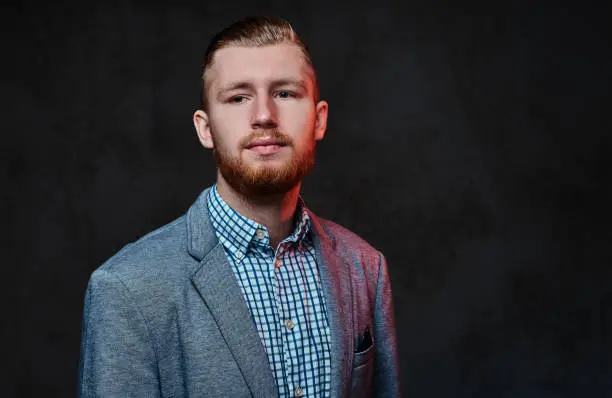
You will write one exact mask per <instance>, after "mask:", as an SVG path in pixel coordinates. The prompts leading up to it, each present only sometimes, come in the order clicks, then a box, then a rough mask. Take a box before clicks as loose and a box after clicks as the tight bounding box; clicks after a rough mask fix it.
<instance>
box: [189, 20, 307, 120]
mask: <svg viewBox="0 0 612 398" xmlns="http://www.w3.org/2000/svg"><path fill="white" fill-rule="evenodd" d="M283 42H288V43H293V44H295V45H296V46H298V47H299V49H300V50H301V52H302V55H303V57H304V61H305V62H306V63H307V64H308V65H309V66H310V68H311V69H312V81H313V87H314V100H315V103H317V102H318V101H319V87H318V84H317V76H316V72H315V69H314V65H313V63H312V55H311V54H310V51H309V50H308V47H307V46H306V44H305V43H304V42H303V41H302V40H301V39H300V38H299V36H298V35H297V33H295V31H294V30H293V27H292V26H291V24H290V23H289V22H288V21H287V20H285V19H283V18H280V17H278V16H250V17H247V18H244V19H241V20H239V21H236V22H234V23H232V24H231V25H230V26H228V27H227V28H225V29H223V30H222V31H220V32H218V33H217V34H215V36H213V38H212V40H211V41H210V44H209V45H208V48H207V49H206V53H205V54H204V61H203V62H202V75H201V77H202V83H201V85H200V88H201V93H200V106H201V108H202V109H203V110H205V111H206V110H207V109H208V100H207V98H206V93H207V82H206V72H207V71H208V70H209V69H210V68H211V66H212V64H213V59H214V56H215V53H216V52H217V51H218V50H220V49H222V48H224V47H229V46H242V47H264V46H269V45H274V44H279V43H283Z"/></svg>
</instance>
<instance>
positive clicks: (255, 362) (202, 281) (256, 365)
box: [187, 191, 278, 397]
mask: <svg viewBox="0 0 612 398" xmlns="http://www.w3.org/2000/svg"><path fill="white" fill-rule="evenodd" d="M206 193H207V191H204V192H203V193H202V194H201V195H200V197H199V198H198V200H197V201H196V202H195V203H194V205H193V206H192V207H191V208H190V209H189V211H188V213H187V225H188V235H189V238H188V251H189V253H190V254H191V255H192V256H194V257H196V258H197V259H198V260H200V265H199V267H198V268H197V269H196V270H195V272H194V273H193V275H192V278H191V280H192V282H193V284H194V286H195V288H196V289H197V290H198V292H199V293H200V296H201V297H202V299H203V300H204V302H205V303H206V306H207V307H208V309H209V310H210V313H211V314H212V316H213V317H214V319H215V321H216V322H217V326H218V327H219V330H220V332H221V334H222V335H223V337H224V339H225V341H226V342H227V345H228V346H229V349H230V351H231V352H232V355H233V356H234V359H235V361H236V363H237V364H238V367H239V368H240V371H241V372H242V375H243V376H244V379H245V381H246V383H247V385H248V386H249V388H250V390H251V394H252V395H253V396H255V397H272V396H278V393H277V389H276V383H275V381H274V376H273V374H272V370H271V369H270V365H269V363H268V356H267V354H266V352H265V349H264V346H263V344H262V342H261V339H260V337H259V334H258V333H257V329H256V327H255V325H253V323H252V322H251V314H250V312H249V309H248V307H247V304H246V302H245V301H244V297H243V294H242V291H241V290H240V286H239V285H238V282H237V281H236V277H235V276H234V273H233V271H232V267H231V264H230V263H229V261H228V260H227V257H226V254H225V251H224V250H223V246H222V245H221V244H219V243H218V241H217V239H216V235H215V232H214V229H213V227H212V225H211V223H210V219H209V215H208V209H207V205H206Z"/></svg>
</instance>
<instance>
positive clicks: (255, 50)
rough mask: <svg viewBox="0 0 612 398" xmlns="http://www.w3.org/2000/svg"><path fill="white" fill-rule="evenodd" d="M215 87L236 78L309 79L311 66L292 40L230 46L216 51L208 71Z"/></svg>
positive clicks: (264, 80)
mask: <svg viewBox="0 0 612 398" xmlns="http://www.w3.org/2000/svg"><path fill="white" fill-rule="evenodd" d="M207 75H208V76H207V80H208V81H209V83H210V88H211V89H212V90H215V89H218V88H219V87H220V86H222V85H225V84H228V83H232V82H235V81H243V80H248V81H253V82H255V83H258V82H267V81H273V80H277V79H296V80H297V79H303V80H305V81H310V77H311V76H310V66H309V65H308V64H307V62H306V61H305V59H304V55H303V53H302V51H301V50H300V48H299V47H298V46H297V45H295V44H292V43H280V44H274V45H269V46H264V47H242V46H229V47H224V48H221V49H219V50H217V52H216V53H215V55H214V59H213V63H212V66H211V68H210V70H209V73H207Z"/></svg>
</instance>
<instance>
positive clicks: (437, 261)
mask: <svg viewBox="0 0 612 398" xmlns="http://www.w3.org/2000/svg"><path fill="white" fill-rule="evenodd" d="M49 3H51V2H49ZM49 3H41V4H40V5H37V4H35V3H24V4H21V5H19V6H12V7H10V6H3V7H4V8H3V10H2V17H1V18H2V19H4V21H3V23H2V28H1V29H2V32H3V34H2V39H1V40H2V48H3V60H2V63H1V64H2V68H3V69H4V70H5V72H4V73H2V74H1V76H0V78H1V79H2V92H3V95H2V102H3V106H2V112H3V127H2V161H3V163H4V165H3V168H2V179H3V180H4V181H5V182H3V184H2V185H3V186H4V189H3V194H2V200H3V204H4V206H3V208H4V209H5V211H6V214H5V217H4V223H3V224H4V226H5V227H4V228H3V231H2V237H3V239H2V241H3V245H6V247H5V248H4V249H3V252H5V253H8V256H6V255H5V256H4V261H3V264H2V267H1V269H2V270H1V274H0V277H1V279H0V280H1V281H2V295H3V297H5V298H4V300H2V301H3V307H4V311H3V317H2V318H3V326H2V331H1V332H0V333H2V337H3V341H4V343H5V344H3V346H4V348H3V350H6V352H5V354H4V355H3V358H4V359H5V361H4V364H5V366H7V369H6V370H5V371H4V372H3V374H4V376H3V377H2V378H0V379H2V382H1V383H3V384H4V383H6V385H5V386H4V387H2V390H3V391H6V392H8V393H9V394H8V395H7V396H71V395H73V394H74V392H75V383H76V370H77V361H78V350H79V338H80V336H79V334H80V317H81V311H82V304H83V301H82V300H83V294H84V290H85V286H86V283H87V279H88V277H89V275H90V274H91V272H92V271H93V270H94V269H95V268H96V267H98V266H99V265H100V264H101V263H102V262H103V261H104V260H106V259H107V258H108V257H110V256H111V255H112V254H113V253H114V252H116V251H117V250H118V249H120V248H121V247H122V246H123V245H125V244H126V243H128V242H130V241H133V240H135V239H137V238H138V237H139V236H141V235H143V234H145V233H146V232H148V231H150V230H152V229H154V228H156V227H158V226H161V225H162V224H164V223H166V222H168V221H170V220H172V219H174V218H175V217H177V216H179V215H180V214H182V213H183V212H184V211H185V210H186V209H187V207H188V206H189V205H190V203H191V202H192V201H193V200H194V199H195V197H196V196H197V194H198V193H199V192H200V191H201V190H202V189H204V188H205V187H207V186H209V185H211V184H212V183H213V182H214V178H215V169H214V163H213V159H212V156H211V154H210V153H209V152H207V151H206V150H204V149H203V148H202V147H201V146H200V144H199V142H198V140H197V137H196V134H195V131H194V129H193V126H192V124H191V115H192V112H193V111H194V110H195V108H196V107H197V105H198V95H199V69H200V62H201V57H202V55H203V52H204V49H205V47H206V45H207V43H208V40H209V39H210V38H211V36H212V34H213V33H214V32H216V31H217V30H219V29H220V28H222V27H224V26H226V25H227V24H229V23H230V22H232V21H233V20H235V19H238V18H241V17H243V16H245V15H247V14H251V13H261V12H273V13H276V14H279V15H281V16H284V17H285V18H287V19H289V20H290V21H292V22H293V24H294V27H295V28H296V30H297V31H298V32H299V33H300V34H301V35H302V36H303V38H304V39H305V41H306V42H307V43H308V44H309V46H310V48H311V50H312V52H313V56H314V62H315V66H316V67H317V69H318V74H319V79H320V85H321V94H322V97H323V98H324V99H326V100H328V102H329V104H330V121H329V128H328V133H327V136H326V138H325V140H324V141H322V142H321V144H320V145H319V147H318V149H317V164H316V167H315V170H314V171H313V173H312V174H311V175H310V176H309V177H307V179H306V181H305V184H304V187H303V196H304V198H305V200H306V202H307V204H308V205H309V207H310V208H312V209H313V210H314V211H315V212H317V213H319V214H320V215H322V216H324V217H328V218H331V219H334V220H335V221H337V222H339V223H340V224H343V225H345V226H346V227H349V228H351V229H353V230H354V231H355V232H357V233H359V234H360V235H362V236H363V237H364V238H366V239H367V240H369V241H370V242H371V243H372V244H373V245H374V246H375V247H377V248H379V249H381V250H382V251H383V252H384V253H385V254H386V256H387V258H388V261H389V267H390V274H391V278H392V284H393V288H394V298H395V303H396V317H397V333H398V337H399V343H400V357H401V366H402V376H403V378H404V384H405V392H406V396H409V397H519V396H520V397H574V396H580V397H588V396H604V395H608V394H611V392H610V391H612V378H611V377H610V374H611V371H612V339H611V335H610V333H611V328H612V287H611V286H612V279H611V277H612V267H611V265H612V264H611V260H612V255H611V254H610V239H611V238H612V236H611V233H610V221H612V220H611V217H610V210H609V207H610V205H609V203H610V201H611V199H612V195H611V191H610V183H609V174H610V173H609V172H610V164H611V162H610V155H611V149H612V148H611V143H612V142H611V138H610V132H611V123H610V118H609V111H610V103H611V98H610V74H609V71H610V69H611V68H612V64H611V62H610V59H609V48H610V44H611V43H610V36H609V34H608V32H607V28H606V24H607V22H606V18H607V17H606V15H607V14H606V12H605V11H604V10H602V9H598V8H595V7H593V8H591V9H587V6H586V5H583V6H581V7H580V8H578V7H575V6H573V7H569V6H563V5H557V6H554V7H552V8H550V7H548V8H545V7H540V6H534V5H530V4H529V2H525V3H524V4H521V3H519V2H512V3H511V4H510V3H508V4H504V3H501V2H489V4H488V5H487V6H486V7H482V6H479V7H471V6H469V5H459V3H457V2H449V3H448V4H445V3H434V2H430V1H413V2H408V3H406V4H404V5H401V6H400V5H399V3H398V4H395V3H391V2H389V3H388V4H384V2H381V1H377V2H373V3H372V4H354V5H352V6H342V7H341V6H333V5H332V4H331V3H332V2H303V3H301V4H297V5H296V4H293V2H281V1H269V2H267V3H263V2H262V3H261V5H254V4H252V3H253V2H249V1H232V2H205V1H197V2H196V1H192V2H173V3H170V2H167V3H166V4H162V3H154V4H146V3H145V2H142V3H140V2H129V1H128V2H121V3H116V4H112V3H106V5H94V4H89V3H86V4H85V5H84V4H81V3H76V2H75V3H74V4H69V3H61V4H57V3H55V4H49ZM562 3H563V2H562Z"/></svg>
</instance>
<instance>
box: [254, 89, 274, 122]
mask: <svg viewBox="0 0 612 398" xmlns="http://www.w3.org/2000/svg"><path fill="white" fill-rule="evenodd" d="M251 127H252V128H253V129H257V128H260V129H267V128H275V127H277V119H276V105H275V104H274V101H273V99H272V98H271V97H270V96H269V95H264V96H259V97H257V100H256V101H255V106H254V107H253V116H252V120H251Z"/></svg>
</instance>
